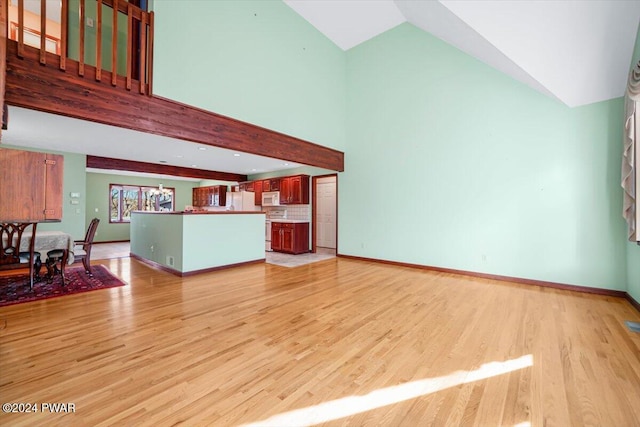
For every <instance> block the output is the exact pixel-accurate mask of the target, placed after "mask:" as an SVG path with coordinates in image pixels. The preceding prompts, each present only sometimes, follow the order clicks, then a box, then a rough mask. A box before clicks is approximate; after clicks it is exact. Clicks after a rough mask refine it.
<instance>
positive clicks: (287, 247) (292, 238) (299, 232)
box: [271, 222, 309, 254]
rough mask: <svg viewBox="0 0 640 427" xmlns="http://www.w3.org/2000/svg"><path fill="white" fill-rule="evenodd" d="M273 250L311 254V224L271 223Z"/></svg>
mask: <svg viewBox="0 0 640 427" xmlns="http://www.w3.org/2000/svg"><path fill="white" fill-rule="evenodd" d="M271 249H272V250H273V251H274V252H286V253H290V254H302V253H306V252H309V223H308V222H304V223H288V222H272V223H271Z"/></svg>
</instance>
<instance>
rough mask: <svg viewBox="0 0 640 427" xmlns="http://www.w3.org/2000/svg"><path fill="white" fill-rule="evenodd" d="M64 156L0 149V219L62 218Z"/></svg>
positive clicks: (52, 219)
mask: <svg viewBox="0 0 640 427" xmlns="http://www.w3.org/2000/svg"><path fill="white" fill-rule="evenodd" d="M63 173H64V157H63V156H61V155H59V154H47V153H37V152H33V151H23V150H13V149H9V148H0V201H1V203H0V221H16V222H18V221H22V222H26V221H60V220H62V191H63Z"/></svg>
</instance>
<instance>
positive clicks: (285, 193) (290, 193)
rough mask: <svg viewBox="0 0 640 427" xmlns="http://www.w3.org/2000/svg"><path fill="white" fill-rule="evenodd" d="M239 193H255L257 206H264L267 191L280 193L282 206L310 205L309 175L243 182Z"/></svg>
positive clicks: (238, 188)
mask: <svg viewBox="0 0 640 427" xmlns="http://www.w3.org/2000/svg"><path fill="white" fill-rule="evenodd" d="M237 191H251V192H253V193H255V204H256V205H258V206H260V205H262V193H264V192H267V191H280V204H282V205H308V204H309V175H294V176H286V177H282V178H268V179H263V180H259V181H246V182H241V183H239V184H238V185H237Z"/></svg>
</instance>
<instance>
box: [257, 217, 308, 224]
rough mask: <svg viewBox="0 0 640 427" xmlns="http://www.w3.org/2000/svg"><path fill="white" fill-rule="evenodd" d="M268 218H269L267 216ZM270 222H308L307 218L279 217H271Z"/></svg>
mask: <svg viewBox="0 0 640 427" xmlns="http://www.w3.org/2000/svg"><path fill="white" fill-rule="evenodd" d="M267 219H269V218H267ZM271 222H286V223H289V224H304V223H308V222H309V220H306V219H280V218H274V219H271Z"/></svg>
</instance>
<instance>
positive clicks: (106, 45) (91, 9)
mask: <svg viewBox="0 0 640 427" xmlns="http://www.w3.org/2000/svg"><path fill="white" fill-rule="evenodd" d="M96 4H97V3H96V2H94V1H88V2H85V16H86V18H92V19H93V20H94V26H93V27H89V26H87V25H85V29H84V30H85V35H84V36H85V43H84V60H85V63H86V64H88V65H93V66H95V65H96V37H97V28H98V18H97V9H96ZM79 16H80V1H79V0H70V1H69V36H68V37H69V43H68V56H69V58H71V59H74V60H76V61H77V60H78V58H79V57H80V45H79V43H78V41H79V39H80V22H79V21H80V19H79ZM85 22H86V21H85ZM127 31H128V28H127V17H126V15H124V14H122V13H119V14H118V54H117V55H118V64H117V67H118V74H119V75H121V76H124V75H125V74H126V70H127V62H126V61H127ZM112 34H113V9H112V8H110V7H108V6H104V5H103V6H102V43H101V44H102V68H103V69H104V70H107V71H111V46H112V44H111V40H112V37H113V36H112Z"/></svg>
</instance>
